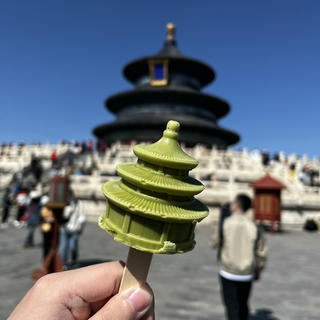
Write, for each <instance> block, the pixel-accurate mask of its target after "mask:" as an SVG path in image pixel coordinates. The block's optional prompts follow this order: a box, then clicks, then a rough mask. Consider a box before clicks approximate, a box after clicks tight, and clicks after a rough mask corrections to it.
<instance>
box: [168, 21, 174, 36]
mask: <svg viewBox="0 0 320 320" xmlns="http://www.w3.org/2000/svg"><path fill="white" fill-rule="evenodd" d="M175 33H176V26H175V25H174V24H173V23H172V22H169V23H168V24H167V40H175V37H174V36H175Z"/></svg>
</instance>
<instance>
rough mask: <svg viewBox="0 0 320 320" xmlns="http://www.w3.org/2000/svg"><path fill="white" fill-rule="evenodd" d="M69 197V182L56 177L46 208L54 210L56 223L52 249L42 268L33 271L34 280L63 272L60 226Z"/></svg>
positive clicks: (66, 179)
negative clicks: (59, 249)
mask: <svg viewBox="0 0 320 320" xmlns="http://www.w3.org/2000/svg"><path fill="white" fill-rule="evenodd" d="M68 196H69V180H68V178H67V177H65V176H54V177H53V178H52V179H51V185H50V192H49V198H50V200H49V202H48V203H47V204H46V206H47V207H48V208H49V209H51V210H52V213H53V218H54V221H53V223H52V228H53V230H52V240H51V249H50V251H49V253H48V255H47V256H46V257H45V259H44V261H43V264H42V268H41V269H38V270H35V271H33V273H32V278H33V279H35V280H37V279H39V278H41V277H42V276H44V275H46V274H48V273H52V272H59V271H62V270H63V262H62V259H61V257H60V255H59V252H58V248H59V225H60V223H61V220H62V213H63V209H64V207H65V206H66V205H67V202H68Z"/></svg>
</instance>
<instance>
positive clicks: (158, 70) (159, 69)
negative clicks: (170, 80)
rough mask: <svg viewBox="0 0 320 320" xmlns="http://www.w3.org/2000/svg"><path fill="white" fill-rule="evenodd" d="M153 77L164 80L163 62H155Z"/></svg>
mask: <svg viewBox="0 0 320 320" xmlns="http://www.w3.org/2000/svg"><path fill="white" fill-rule="evenodd" d="M153 68H154V69H153V79H154V80H164V79H165V75H164V64H163V63H155V64H154V67H153Z"/></svg>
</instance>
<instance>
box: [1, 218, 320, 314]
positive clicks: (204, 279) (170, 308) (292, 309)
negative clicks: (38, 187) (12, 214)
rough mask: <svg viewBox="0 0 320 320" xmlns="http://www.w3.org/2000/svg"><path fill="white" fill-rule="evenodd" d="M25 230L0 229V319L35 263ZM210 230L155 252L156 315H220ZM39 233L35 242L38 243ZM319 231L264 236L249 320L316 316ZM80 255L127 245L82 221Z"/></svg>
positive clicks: (115, 254) (112, 255)
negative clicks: (265, 256)
mask: <svg viewBox="0 0 320 320" xmlns="http://www.w3.org/2000/svg"><path fill="white" fill-rule="evenodd" d="M26 232H27V231H26V229H22V230H20V231H19V232H18V230H16V229H13V228H10V229H7V230H0V297H1V299H0V319H5V318H6V317H7V316H8V314H9V313H10V312H11V310H12V309H13V308H14V306H15V305H16V304H17V303H18V301H19V300H20V299H21V298H22V296H23V295H24V294H25V293H26V291H27V290H28V289H29V288H30V287H31V286H32V284H33V281H32V280H31V278H30V275H31V272H32V270H33V269H35V268H37V267H39V266H40V259H41V253H40V247H39V246H38V247H35V248H32V249H22V243H23V239H24V237H25V235H26ZM210 232H211V231H210V229H209V228H208V227H207V226H201V227H200V228H198V230H197V235H196V238H197V242H198V243H197V246H196V248H195V250H193V251H192V252H190V253H187V254H183V255H175V256H165V255H156V256H155V257H154V259H153V263H152V266H151V270H150V277H149V283H150V284H151V285H152V287H153V288H154V292H155V297H156V317H157V319H162V320H168V319H177V320H180V319H181V320H182V319H184V320H189V319H190V320H191V319H193V320H209V319H210V320H221V319H223V318H224V316H223V308H222V305H221V300H220V295H219V285H218V280H217V271H218V268H217V266H216V262H215V251H213V250H212V249H211V248H210V246H209V238H210ZM40 240H41V237H40V234H39V233H37V234H36V242H37V243H38V244H40ZM319 243H320V235H319V234H306V233H303V232H291V233H284V234H280V235H274V236H268V246H269V261H268V266H267V269H266V271H265V273H264V274H263V278H262V280H261V281H260V282H258V283H256V285H255V286H254V292H253V297H252V300H251V311H252V316H251V320H272V319H273V320H275V319H278V320H295V319H297V320H298V319H299V320H303V319H308V320H312V319H319V318H320V317H319V310H318V307H319V303H320V285H319V279H318V276H319V266H320V250H319ZM80 248H81V249H80V260H81V262H82V263H84V264H85V263H87V262H89V261H90V260H108V259H110V260H112V259H123V260H125V257H126V254H127V248H126V247H125V246H123V245H121V244H119V243H116V242H115V241H113V240H112V238H111V237H110V236H109V235H107V234H106V233H105V232H104V231H103V230H100V229H99V228H98V227H97V225H96V224H92V223H88V224H87V226H86V229H85V232H84V234H83V236H82V238H81V241H80Z"/></svg>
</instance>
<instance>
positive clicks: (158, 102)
mask: <svg viewBox="0 0 320 320" xmlns="http://www.w3.org/2000/svg"><path fill="white" fill-rule="evenodd" d="M123 74H124V76H125V77H126V78H127V80H129V81H130V82H131V83H132V84H133V85H134V86H135V89H133V90H128V91H124V92H120V93H118V94H115V95H113V96H111V97H109V98H108V99H107V100H106V103H105V105H106V107H107V109H108V110H109V111H111V112H112V113H114V114H115V115H116V120H115V121H113V122H111V123H107V124H103V125H100V126H97V127H95V128H94V130H93V133H94V135H95V136H96V137H97V138H98V139H99V140H104V141H105V143H106V144H108V145H110V144H112V143H114V142H117V141H120V142H122V143H129V142H131V141H132V140H135V141H136V142H152V141H156V140H157V139H158V138H159V137H160V136H161V135H162V131H163V128H165V126H166V123H167V122H168V121H169V120H176V121H178V122H180V123H181V132H180V134H179V137H180V142H182V143H184V144H185V145H186V146H194V145H196V144H203V145H206V146H209V147H211V146H212V145H216V146H217V147H222V148H223V147H227V146H229V145H232V144H235V143H237V142H238V141H239V139H240V137H239V135H238V134H236V133H235V132H232V131H230V130H227V129H224V128H221V127H220V126H219V125H218V120H219V119H220V118H222V117H223V116H225V115H226V114H228V112H229V110H230V107H229V105H228V103H227V102H225V101H224V100H222V99H220V98H218V97H215V96H212V95H209V94H206V93H203V92H201V89H202V88H203V87H204V86H206V85H207V84H209V83H210V82H212V81H213V80H214V78H215V72H214V70H213V69H212V68H211V67H210V66H208V65H207V64H205V63H203V62H201V61H198V60H196V59H193V58H189V57H186V56H185V55H183V54H182V53H181V52H180V51H179V50H178V49H177V42H176V40H175V26H174V25H173V24H172V23H169V24H168V25H167V39H166V41H165V42H164V45H163V48H162V49H161V50H160V51H159V52H158V53H156V54H154V55H151V56H146V57H143V58H139V59H136V60H134V61H132V62H130V63H128V64H127V65H126V66H125V67H124V69H123Z"/></svg>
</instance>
